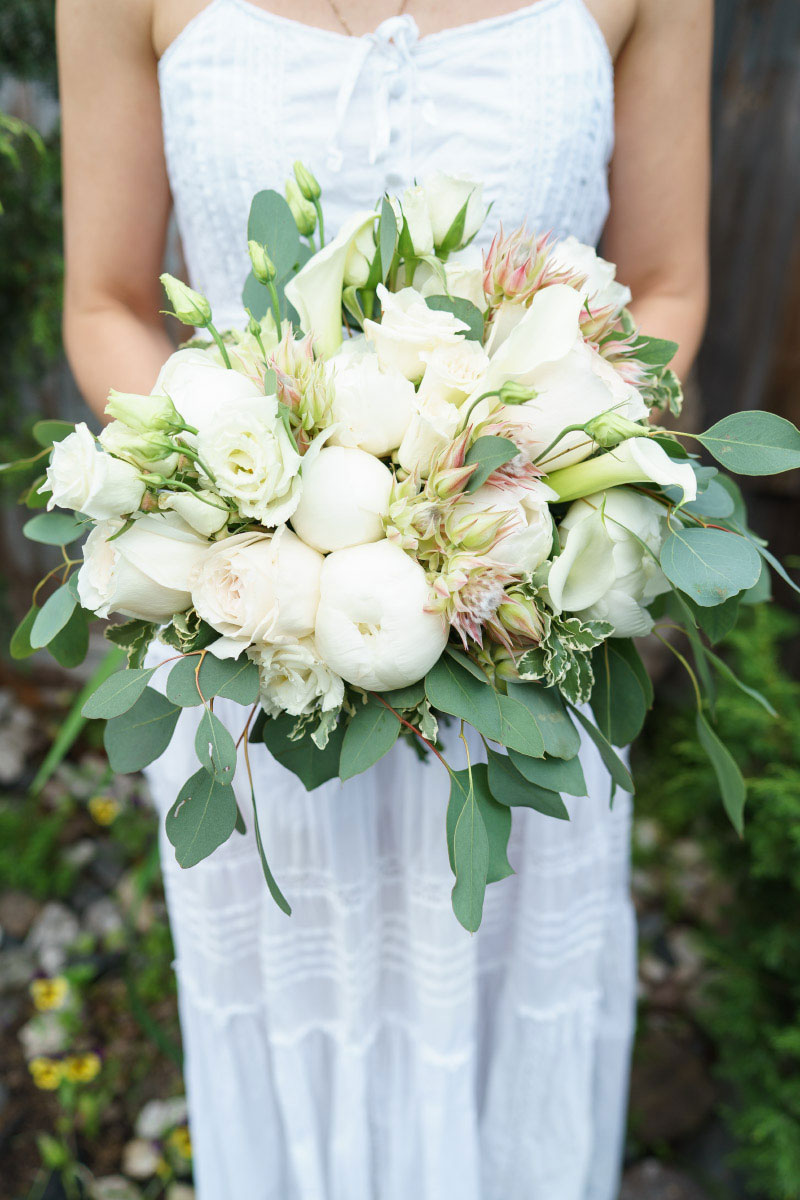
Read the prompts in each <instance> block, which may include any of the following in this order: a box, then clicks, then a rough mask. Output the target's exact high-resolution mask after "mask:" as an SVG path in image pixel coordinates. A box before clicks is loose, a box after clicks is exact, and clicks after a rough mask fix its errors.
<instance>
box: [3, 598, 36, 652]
mask: <svg viewBox="0 0 800 1200" xmlns="http://www.w3.org/2000/svg"><path fill="white" fill-rule="evenodd" d="M38 613H39V606H38V605H37V604H34V605H32V607H31V608H29V609H28V611H27V612H26V614H25V616H24V617H23V618H22V620H21V621H20V623H19V625H18V626H17V628H16V629H15V630H14V633H13V634H12V637H11V642H10V644H9V652H10V654H11V657H12V658H16V659H21V658H30V656H31V655H32V654H35V653H36V647H35V646H32V645H31V630H32V629H33V624H34V621H35V620H36V617H37V615H38Z"/></svg>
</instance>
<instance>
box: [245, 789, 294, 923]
mask: <svg viewBox="0 0 800 1200" xmlns="http://www.w3.org/2000/svg"><path fill="white" fill-rule="evenodd" d="M250 796H251V799H252V802H253V831H254V833H255V835H256V846H257V848H258V857H259V858H260V859H261V870H262V871H263V872H264V879H265V880H266V882H267V887H268V888H269V894H270V896H272V899H273V900H274V901H275V903H276V904H277V906H278V908H279V909H280V910H281V911H282V912H285V913H286V915H287V917H290V916H291V915H292V907H291V905H290V904H289V901H288V900H287V899H286V897H285V896H284V894H283V892H282V891H281V889H280V888H279V887H278V884H277V881H276V879H275V876H274V875H273V874H272V871H271V870H270V865H269V863H268V862H267V856H266V853H265V852H264V842H263V840H262V838H261V827H260V825H259V823H258V807H257V805H256V797H255V792H254V791H253V789H252V785H251V788H250Z"/></svg>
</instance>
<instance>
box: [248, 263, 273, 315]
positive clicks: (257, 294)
mask: <svg viewBox="0 0 800 1200" xmlns="http://www.w3.org/2000/svg"><path fill="white" fill-rule="evenodd" d="M242 307H243V308H244V309H245V310H246V311H247V312H249V313H250V315H251V317H253V318H254V319H255V320H256V321H263V319H264V317H265V316H266V315H267V313H268V312H272V300H271V299H270V294H269V292H268V290H267V288H266V287H265V286H264V284H263V283H261V282H259V280H258V279H256V277H255V275H254V274H253V272H252V271H251V272H250V274H249V275H248V276H247V278H246V279H245V281H244V287H243V288H242Z"/></svg>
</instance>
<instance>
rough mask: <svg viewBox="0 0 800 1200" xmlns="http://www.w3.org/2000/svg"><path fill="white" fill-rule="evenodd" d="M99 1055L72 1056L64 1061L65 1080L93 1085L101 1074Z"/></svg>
mask: <svg viewBox="0 0 800 1200" xmlns="http://www.w3.org/2000/svg"><path fill="white" fill-rule="evenodd" d="M102 1065H103V1063H102V1061H101V1059H100V1055H99V1054H94V1053H92V1052H91V1051H90V1052H89V1053H88V1054H70V1055H68V1057H67V1058H65V1059H64V1078H65V1079H68V1080H69V1082H70V1083H91V1082H92V1080H93V1079H96V1078H97V1076H98V1075H99V1074H100V1068H101V1067H102Z"/></svg>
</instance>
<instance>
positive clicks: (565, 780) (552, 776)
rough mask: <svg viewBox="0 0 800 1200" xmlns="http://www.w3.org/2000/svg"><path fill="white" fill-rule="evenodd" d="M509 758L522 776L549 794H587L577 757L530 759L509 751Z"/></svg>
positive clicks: (514, 751) (515, 751) (581, 768)
mask: <svg viewBox="0 0 800 1200" xmlns="http://www.w3.org/2000/svg"><path fill="white" fill-rule="evenodd" d="M508 757H509V760H510V761H511V762H512V763H513V764H514V766H515V767H516V768H517V770H518V771H519V773H520V775H524V777H525V778H526V779H527V780H528V781H529V782H530V783H535V784H537V785H538V786H539V787H541V788H544V789H545V790H546V791H548V792H559V793H563V794H566V795H567V796H585V795H586V794H587V788H586V780H585V779H584V776H583V767H582V766H581V760H580V758H578V756H577V755H576V756H575V757H574V758H550V757H549V756H548V757H547V758H529V757H528V756H527V755H526V754H520V753H519V752H518V751H517V750H509V752H508Z"/></svg>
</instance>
